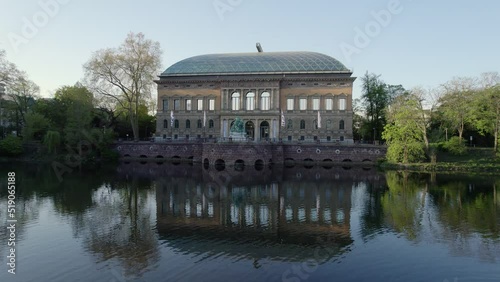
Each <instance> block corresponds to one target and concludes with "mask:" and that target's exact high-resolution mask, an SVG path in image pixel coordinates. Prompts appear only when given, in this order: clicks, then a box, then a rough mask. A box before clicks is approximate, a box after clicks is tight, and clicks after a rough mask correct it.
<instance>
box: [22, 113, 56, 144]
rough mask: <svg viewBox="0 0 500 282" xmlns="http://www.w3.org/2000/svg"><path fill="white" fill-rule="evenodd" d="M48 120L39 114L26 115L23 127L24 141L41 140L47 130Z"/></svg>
mask: <svg viewBox="0 0 500 282" xmlns="http://www.w3.org/2000/svg"><path fill="white" fill-rule="evenodd" d="M49 125H50V122H49V120H48V119H47V118H46V117H45V116H43V115H41V114H39V113H28V114H26V125H25V127H24V140H25V141H30V140H33V139H34V140H42V137H43V135H44V134H45V132H46V131H47V130H48V128H49Z"/></svg>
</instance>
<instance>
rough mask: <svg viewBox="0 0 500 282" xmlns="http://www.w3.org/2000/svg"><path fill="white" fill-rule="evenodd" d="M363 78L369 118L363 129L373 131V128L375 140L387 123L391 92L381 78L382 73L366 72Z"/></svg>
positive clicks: (364, 96)
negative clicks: (387, 107) (386, 111)
mask: <svg viewBox="0 0 500 282" xmlns="http://www.w3.org/2000/svg"><path fill="white" fill-rule="evenodd" d="M361 80H362V82H363V86H362V87H363V95H362V99H363V107H364V108H365V112H366V118H367V121H366V123H365V124H364V125H363V129H362V131H368V132H371V131H372V130H373V140H377V139H378V138H377V135H380V133H382V129H383V128H384V125H385V123H386V120H385V108H386V106H387V104H388V102H389V94H388V92H387V89H386V84H385V83H384V82H383V81H382V80H381V79H380V75H375V74H369V73H368V72H366V73H365V75H364V76H363V77H362V78H361Z"/></svg>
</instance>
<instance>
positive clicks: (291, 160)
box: [284, 158, 295, 168]
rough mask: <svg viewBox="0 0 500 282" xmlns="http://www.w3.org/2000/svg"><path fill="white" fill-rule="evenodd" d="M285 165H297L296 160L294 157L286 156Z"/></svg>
mask: <svg viewBox="0 0 500 282" xmlns="http://www.w3.org/2000/svg"><path fill="white" fill-rule="evenodd" d="M284 164H285V167H288V168H290V167H294V166H295V160H294V159H292V158H286V159H285V161H284Z"/></svg>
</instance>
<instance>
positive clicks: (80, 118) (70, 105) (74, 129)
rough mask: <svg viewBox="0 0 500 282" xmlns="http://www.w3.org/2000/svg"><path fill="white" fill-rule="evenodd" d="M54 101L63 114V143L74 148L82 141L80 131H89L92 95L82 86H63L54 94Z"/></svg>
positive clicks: (82, 137)
mask: <svg viewBox="0 0 500 282" xmlns="http://www.w3.org/2000/svg"><path fill="white" fill-rule="evenodd" d="M54 96H55V98H54V99H55V100H56V101H58V103H59V105H60V111H62V112H63V113H64V117H65V122H64V129H63V132H64V141H65V143H66V144H67V145H70V146H75V145H76V144H77V143H78V142H79V141H81V140H83V139H84V138H85V137H84V136H83V132H82V130H88V129H90V125H91V121H92V111H93V95H92V93H91V92H90V91H89V90H88V89H87V88H86V87H84V86H82V85H80V84H76V85H75V86H63V87H61V88H59V89H58V90H57V91H56V93H55V95H54Z"/></svg>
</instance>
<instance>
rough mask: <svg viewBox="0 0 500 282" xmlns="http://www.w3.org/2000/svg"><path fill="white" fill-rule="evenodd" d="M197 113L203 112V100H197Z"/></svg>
mask: <svg viewBox="0 0 500 282" xmlns="http://www.w3.org/2000/svg"><path fill="white" fill-rule="evenodd" d="M198 111H203V99H198Z"/></svg>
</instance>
